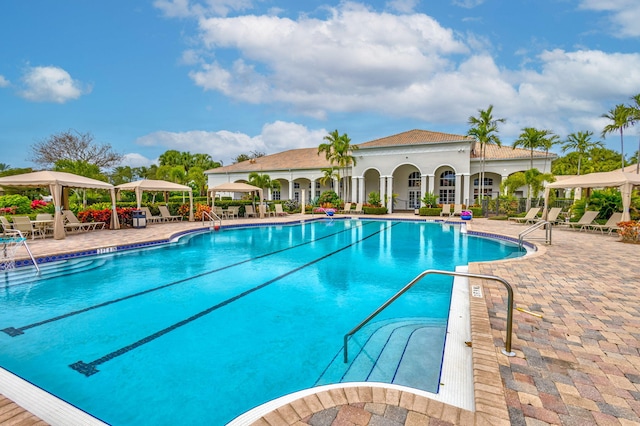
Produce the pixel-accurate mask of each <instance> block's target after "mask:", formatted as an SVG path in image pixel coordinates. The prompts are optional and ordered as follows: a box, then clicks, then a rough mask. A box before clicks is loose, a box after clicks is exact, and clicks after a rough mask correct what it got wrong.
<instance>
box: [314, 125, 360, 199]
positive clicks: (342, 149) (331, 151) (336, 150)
mask: <svg viewBox="0 0 640 426" xmlns="http://www.w3.org/2000/svg"><path fill="white" fill-rule="evenodd" d="M323 140H325V141H327V142H325V143H321V144H320V145H319V146H318V155H320V154H321V153H323V152H324V154H325V157H326V159H327V160H329V163H331V164H337V165H338V166H339V167H342V168H343V169H344V173H343V176H344V177H345V185H344V194H343V199H346V198H347V194H348V188H349V181H348V180H347V179H346V176H347V169H348V167H349V166H351V165H354V166H355V165H356V157H355V156H353V154H352V153H353V151H356V150H357V149H358V146H357V145H351V138H349V136H347V134H346V133H343V134H342V135H340V132H338V130H334V131H333V132H331V133H329V134H328V135H327V136H325V137H324V138H323Z"/></svg>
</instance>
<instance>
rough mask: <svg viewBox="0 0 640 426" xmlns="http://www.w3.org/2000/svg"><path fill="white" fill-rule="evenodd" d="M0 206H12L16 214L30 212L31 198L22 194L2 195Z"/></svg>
mask: <svg viewBox="0 0 640 426" xmlns="http://www.w3.org/2000/svg"><path fill="white" fill-rule="evenodd" d="M0 207H14V208H15V213H16V214H29V213H31V200H30V199H29V198H27V197H25V196H24V195H3V196H2V197H0Z"/></svg>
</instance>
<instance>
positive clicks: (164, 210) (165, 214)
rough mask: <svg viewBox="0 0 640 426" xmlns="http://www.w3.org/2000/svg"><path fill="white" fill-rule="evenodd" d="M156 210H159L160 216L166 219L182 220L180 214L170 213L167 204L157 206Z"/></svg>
mask: <svg viewBox="0 0 640 426" xmlns="http://www.w3.org/2000/svg"><path fill="white" fill-rule="evenodd" d="M158 210H160V216H162V218H163V219H164V220H166V221H169V222H170V221H174V220H182V216H179V215H172V214H171V213H170V212H169V208H168V207H167V206H158Z"/></svg>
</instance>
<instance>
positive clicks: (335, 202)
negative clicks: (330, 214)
mask: <svg viewBox="0 0 640 426" xmlns="http://www.w3.org/2000/svg"><path fill="white" fill-rule="evenodd" d="M318 204H319V205H320V206H322V207H326V208H330V207H336V206H340V205H341V204H342V202H341V201H340V197H338V194H336V193H335V192H334V191H324V192H323V193H322V194H320V198H318Z"/></svg>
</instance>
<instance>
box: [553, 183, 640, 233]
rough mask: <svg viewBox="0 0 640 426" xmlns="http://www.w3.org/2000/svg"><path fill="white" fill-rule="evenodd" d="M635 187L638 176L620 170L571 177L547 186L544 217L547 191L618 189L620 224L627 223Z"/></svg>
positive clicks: (637, 184) (638, 184)
mask: <svg viewBox="0 0 640 426" xmlns="http://www.w3.org/2000/svg"><path fill="white" fill-rule="evenodd" d="M635 186H640V174H636V173H628V172H624V171H621V170H614V171H612V172H602V173H589V174H586V175H579V176H573V177H570V178H567V179H563V180H560V181H557V182H553V183H550V184H547V186H546V188H545V191H544V206H545V217H546V211H547V205H548V203H549V191H550V190H551V189H552V188H619V189H620V193H621V194H622V222H624V221H627V220H629V219H630V217H629V206H630V205H631V192H632V191H633V188H634V187H635Z"/></svg>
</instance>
